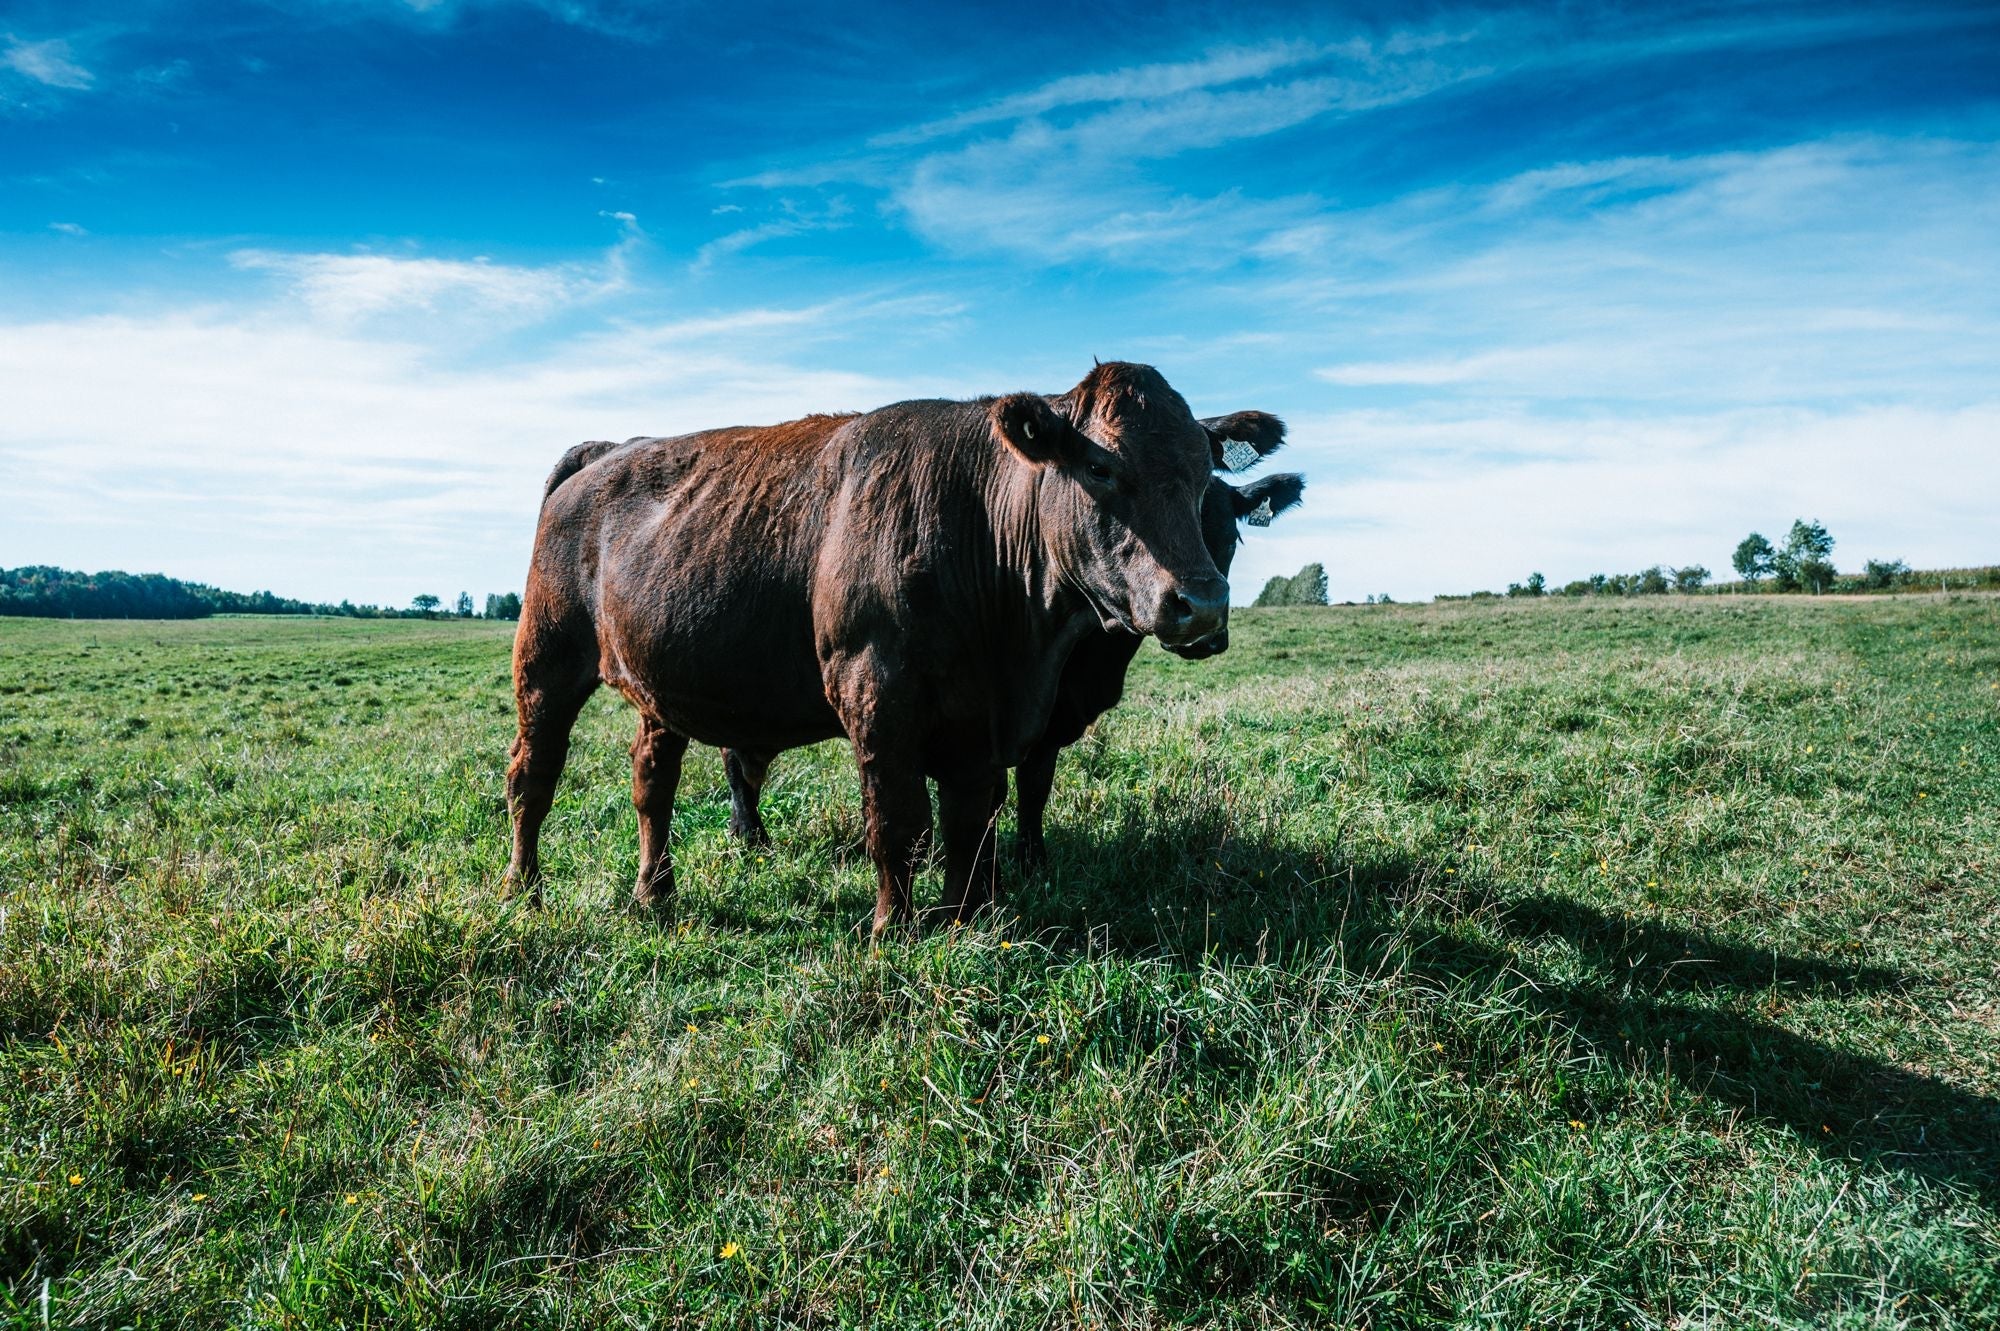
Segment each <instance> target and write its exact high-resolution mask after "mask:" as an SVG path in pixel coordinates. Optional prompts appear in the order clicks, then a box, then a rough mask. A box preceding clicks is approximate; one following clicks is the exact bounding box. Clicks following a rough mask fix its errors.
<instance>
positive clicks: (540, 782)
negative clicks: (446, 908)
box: [507, 662, 597, 896]
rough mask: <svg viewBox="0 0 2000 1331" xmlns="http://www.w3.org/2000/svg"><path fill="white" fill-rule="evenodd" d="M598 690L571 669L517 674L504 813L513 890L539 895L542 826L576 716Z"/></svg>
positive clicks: (592, 678)
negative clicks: (510, 826)
mask: <svg viewBox="0 0 2000 1331" xmlns="http://www.w3.org/2000/svg"><path fill="white" fill-rule="evenodd" d="M592 664H593V665H594V664H595V662H592ZM596 687H597V676H596V673H595V671H594V670H593V671H591V672H590V673H589V674H587V675H579V673H578V672H577V671H576V670H575V669H574V668H572V669H571V670H569V671H566V672H560V673H559V672H555V671H548V670H543V669H539V668H537V664H536V663H534V662H526V663H523V664H522V665H521V666H519V667H517V668H516V671H515V686H514V703H515V708H516V711H517V713H518V725H517V729H516V730H515V734H514V744H513V747H512V748H511V749H510V750H509V751H508V753H509V757H508V763H507V811H508V813H509V814H510V815H511V816H512V818H513V823H514V850H513V854H512V856H511V857H509V859H508V861H507V883H508V885H509V886H511V887H514V888H518V889H525V890H527V891H530V892H533V893H535V894H536V895H537V896H539V895H540V892H541V881H542V861H541V836H542V822H543V820H544V819H546V818H547V817H548V816H549V805H550V804H552V803H553V802H554V801H555V797H556V782H557V781H558V780H560V779H561V777H562V770H563V763H564V762H565V761H566V760H567V759H568V757H569V735H570V731H571V730H572V729H573V728H574V727H575V725H576V717H577V713H579V712H581V711H582V710H583V705H584V703H585V702H587V701H589V699H590V695H591V692H592V691H593V690H594V689H596Z"/></svg>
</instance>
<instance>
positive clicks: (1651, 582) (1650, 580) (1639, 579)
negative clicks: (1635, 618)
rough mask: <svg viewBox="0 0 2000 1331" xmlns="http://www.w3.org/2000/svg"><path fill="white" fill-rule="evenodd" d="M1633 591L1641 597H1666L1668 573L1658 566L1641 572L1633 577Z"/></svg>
mask: <svg viewBox="0 0 2000 1331" xmlns="http://www.w3.org/2000/svg"><path fill="white" fill-rule="evenodd" d="M1632 590H1633V591H1634V592H1636V593H1638V594H1639V595H1641V596H1664V595H1666V593H1667V571H1666V570H1665V569H1664V568H1661V567H1660V566H1659V565H1658V564H1655V565H1653V566H1652V567H1651V568H1649V569H1642V570H1640V571H1639V572H1638V573H1635V574H1633V575H1632Z"/></svg>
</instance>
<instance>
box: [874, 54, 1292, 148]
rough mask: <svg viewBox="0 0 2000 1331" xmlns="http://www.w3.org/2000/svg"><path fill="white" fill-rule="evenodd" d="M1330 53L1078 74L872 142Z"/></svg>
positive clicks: (1170, 89)
mask: <svg viewBox="0 0 2000 1331" xmlns="http://www.w3.org/2000/svg"><path fill="white" fill-rule="evenodd" d="M1327 51H1328V48H1326V47H1323V46H1320V45H1318V44H1316V43H1313V42H1303V41H1281V42H1266V43H1263V44H1261V45H1258V46H1249V47H1225V48H1222V49H1220V50H1217V51H1213V52H1210V53H1209V54H1207V55H1204V56H1203V57H1201V58H1200V59H1198V60H1187V61H1178V62H1171V63H1163V64H1152V65H1134V66H1129V67H1127V68H1124V69H1116V70H1109V71H1106V72H1104V73H1095V74H1074V75H1070V76H1069V77H1067V78H1060V79H1056V80H1053V81H1052V82H1049V83H1045V84H1043V85H1042V86H1040V87H1039V88H1034V89H1031V90H1029V91H1027V92H1024V93H1015V94H1013V95H1011V96H1008V97H1002V98H1000V99H999V100H998V101H994V102H989V103H987V104H986V105H984V106H978V107H974V108H972V109H971V110H968V111H961V112H959V113H957V114H956V115H950V116H946V117H944V118H942V119H939V120H932V121H927V122H925V123H923V124H920V125H913V126H911V127H909V128H907V129H901V130H895V131H893V132H890V133H887V134H882V135H878V136H877V137H876V138H875V139H874V140H873V142H874V143H875V144H876V145H877V146H881V147H895V146H900V145H903V144H911V143H921V142H924V141H925V140H928V139H934V138H939V137H942V136H945V135H950V134H957V133H961V132H963V131H965V130H968V129H975V128H978V127H979V126H981V125H990V124H994V123H996V122H1001V121H1009V120H1021V119H1025V118H1027V117H1029V116H1036V115H1042V114H1044V113H1046V112H1049V111H1055V110H1059V109H1062V108H1065V107H1073V106H1085V105H1090V104H1092V103H1097V102H1126V101H1134V100H1152V99H1156V98H1162V97H1173V96H1179V95H1182V94H1186V93H1191V92H1195V91H1198V90H1200V89H1204V88H1213V87H1219V86H1223V85H1227V84H1231V83H1240V82H1242V81H1244V80H1246V79H1254V78H1261V77H1263V76H1265V75H1267V74H1272V73H1275V72H1277V71H1278V70H1280V69H1285V68H1289V67H1291V66H1295V65H1300V64H1306V63H1309V62H1313V61H1317V60H1320V59H1323V58H1324V57H1325V56H1326V54H1327Z"/></svg>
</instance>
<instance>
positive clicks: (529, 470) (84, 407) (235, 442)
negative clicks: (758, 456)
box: [0, 298, 950, 604]
mask: <svg viewBox="0 0 2000 1331" xmlns="http://www.w3.org/2000/svg"><path fill="white" fill-rule="evenodd" d="M949 309H950V307H949V306H940V305H938V304H937V303H936V302H931V301H925V300H921V299H910V298H903V299H891V300H879V299H878V300H869V299H860V300H855V301H850V302H841V303H834V304H822V305H818V306H811V307H798V308H768V309H746V310H737V311H730V312H726V313H723V314H719V315H712V316H699V317H692V318H686V319H680V320H673V321H658V322H651V323H643V324H634V325H631V326H624V327H618V328H605V329H602V330H600V331H597V332H592V333H589V334H585V335H582V336H577V337H573V338H570V339H568V340H565V341H561V342H558V343H555V344H553V345H548V346H545V347H544V348H543V349H542V350H540V351H539V352H537V353H534V354H532V355H530V356H528V357H526V358H523V359H517V360H513V361H508V362H504V363H487V364H484V365H481V366H478V367H472V368H463V367H454V366H452V365H450V364H447V363H445V361H444V360H443V359H442V357H443V355H444V354H446V353H449V352H450V351H452V348H450V347H446V346H439V345H436V344H431V343H426V342H423V341H418V340H414V339H411V338H397V337H382V336H376V335H371V334H370V333H368V332H367V331H366V330H364V329H361V328H356V327H348V326H342V325H339V324H336V323H325V324H315V323H309V322H301V321H299V320H298V319H297V318H295V317H293V316H292V315H291V314H289V313H288V312H287V311H285V310H284V309H282V308H273V307H271V306H269V305H265V306H261V307H257V308H235V309H224V308H213V307H212V308H208V309H202V310H188V311H180V312H171V313H166V314H161V315H158V316H153V317H143V318H142V317H99V318H83V319H70V320H58V321H52V322H42V323H34V324H18V323H17V324H11V325H0V400H4V401H6V402H7V404H8V410H7V412H6V413H5V414H4V418H0V478H4V480H0V488H4V489H5V491H6V492H7V494H8V495H9V496H10V499H9V508H8V515H7V521H6V523H5V524H4V525H0V565H11V564H15V563H29V562H34V563H39V562H55V563H61V564H67V565H69V566H72V567H84V566H87V567H90V568H99V567H126V568H131V569H135V570H147V569H160V570H164V571H166V572H170V573H174V574H176V575H179V576H185V577H193V578H198V579H201V580H204V581H210V582H214V583H217V584H220V585H223V586H231V587H240V588H246V589H247V588H251V587H264V586H269V587H273V588H274V589H276V590H278V591H281V592H284V593H286V594H291V595H303V596H310V597H315V598H329V599H339V598H340V597H342V596H351V597H353V598H355V599H357V600H376V601H388V602H394V603H398V604H400V603H402V602H405V601H407V600H408V599H409V597H410V596H412V595H414V594H415V593H416V592H418V591H423V590H430V591H438V592H440V593H453V592H456V591H457V590H458V589H459V587H461V586H463V587H466V588H469V589H472V590H474V591H484V590H501V589H505V588H507V587H518V586H519V585H520V580H521V577H522V576H523V572H524V570H525V568H526V559H527V549H528V542H529V540H530V538H531V537H532V535H533V528H534V515H535V509H536V505H537V503H538V501H539V498H540V493H541V490H540V487H541V482H542V478H543V477H544V476H545V475H546V474H547V471H548V468H549V467H550V466H551V465H553V463H554V461H555V459H556V458H557V457H559V456H560V455H561V453H562V451H563V449H565V448H567V447H568V446H569V445H571V444H573V443H576V442H578V441H579V440H582V439H586V438H625V437H628V436H630V435H634V434H654V433H657V434H671V433H678V432H681V431H685V430H691V429H696V428H703V427H709V426H714V425H718V424H724V423H729V422H757V421H776V420H783V419H788V418H791V417H796V416H799V415H803V414H805V413H807V412H809V411H824V410H831V409H839V408H866V407H871V406H876V405H879V404H881V403H883V402H887V401H892V400H895V399H897V398H900V397H907V396H913V395H917V394H918V393H919V392H922V391H925V390H929V391H938V386H937V385H934V384H923V385H919V384H915V383H911V382H908V381H901V380H895V379H888V378H882V377H878V376H875V375H871V374H868V373H864V372H859V371H855V370H849V369H842V368H838V366H837V357H829V356H828V355H826V354H825V351H824V343H825V342H826V340H827V339H843V338H845V339H854V340H856V341H859V342H861V343H864V344H865V343H867V342H869V341H871V340H872V339H871V338H869V337H868V336H866V335H865V330H868V329H870V328H873V327H876V326H877V325H879V324H882V323H888V324H893V325H897V326H901V325H905V324H908V323H910V322H912V321H916V322H921V321H922V320H924V319H927V318H937V317H940V315H943V314H948V312H949ZM415 327H418V328H421V325H415ZM446 584H450V586H446Z"/></svg>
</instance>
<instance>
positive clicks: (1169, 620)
mask: <svg viewBox="0 0 2000 1331" xmlns="http://www.w3.org/2000/svg"><path fill="white" fill-rule="evenodd" d="M1228 625H1229V584H1228V583H1226V582H1224V581H1223V580H1222V579H1221V578H1208V579H1204V580H1203V581H1201V582H1183V583H1179V584H1177V585H1175V586H1174V587H1172V588H1170V589H1169V590H1168V591H1167V593H1166V595H1165V596H1162V597H1161V598H1160V605H1159V610H1158V612H1157V613H1156V614H1155V615H1154V618H1153V632H1154V633H1155V634H1157V635H1158V636H1159V639H1160V642H1161V643H1162V644H1163V645H1164V646H1166V647H1167V648H1168V649H1169V650H1173V649H1175V648H1180V647H1188V648H1192V647H1193V646H1195V645H1196V644H1197V643H1200V642H1203V641H1205V640H1207V639H1209V638H1213V637H1214V636H1215V635H1216V634H1218V633H1221V632H1222V631H1223V630H1224V629H1226V628H1227V627H1228ZM1208 654H1209V655H1213V654H1214V653H1212V652H1211V653H1208Z"/></svg>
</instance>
